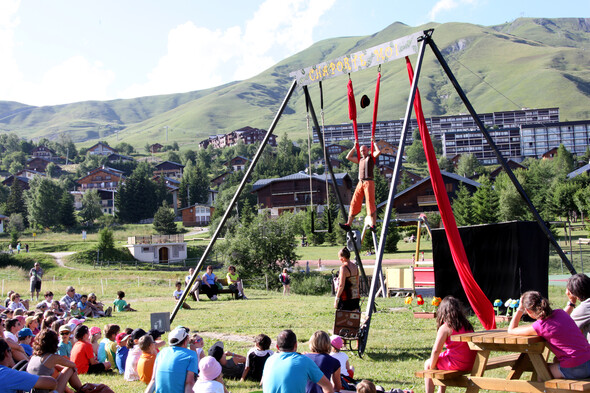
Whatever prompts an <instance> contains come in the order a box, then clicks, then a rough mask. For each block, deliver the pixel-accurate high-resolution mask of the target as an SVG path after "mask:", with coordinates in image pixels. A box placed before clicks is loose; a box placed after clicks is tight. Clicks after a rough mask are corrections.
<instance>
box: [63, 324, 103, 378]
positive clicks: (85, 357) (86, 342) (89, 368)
mask: <svg viewBox="0 0 590 393" xmlns="http://www.w3.org/2000/svg"><path fill="white" fill-rule="evenodd" d="M74 338H75V339H76V343H75V344H74V347H73V348H72V354H71V356H70V358H71V360H72V361H73V362H74V363H76V368H77V369H78V374H80V375H81V374H86V373H88V374H100V373H103V372H105V371H106V370H109V369H110V368H111V364H110V363H109V362H104V363H100V362H99V361H98V360H96V358H95V357H94V351H93V350H92V344H91V343H90V331H89V329H88V326H86V325H78V326H77V327H76V330H74Z"/></svg>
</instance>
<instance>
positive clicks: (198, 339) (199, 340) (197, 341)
mask: <svg viewBox="0 0 590 393" xmlns="http://www.w3.org/2000/svg"><path fill="white" fill-rule="evenodd" d="M195 342H196V343H202V342H203V339H202V338H197V339H196V340H195Z"/></svg>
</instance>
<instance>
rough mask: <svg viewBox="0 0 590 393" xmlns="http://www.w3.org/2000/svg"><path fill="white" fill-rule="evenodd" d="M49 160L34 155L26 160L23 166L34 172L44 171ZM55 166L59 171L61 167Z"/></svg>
mask: <svg viewBox="0 0 590 393" xmlns="http://www.w3.org/2000/svg"><path fill="white" fill-rule="evenodd" d="M51 162H52V161H49V160H47V159H45V158H41V157H35V158H32V159H30V160H29V161H27V163H26V165H25V168H27V169H30V170H32V171H35V172H45V171H46V170H47V165H49V164H51ZM56 166H57V168H58V169H59V170H60V171H61V167H60V166H59V165H56Z"/></svg>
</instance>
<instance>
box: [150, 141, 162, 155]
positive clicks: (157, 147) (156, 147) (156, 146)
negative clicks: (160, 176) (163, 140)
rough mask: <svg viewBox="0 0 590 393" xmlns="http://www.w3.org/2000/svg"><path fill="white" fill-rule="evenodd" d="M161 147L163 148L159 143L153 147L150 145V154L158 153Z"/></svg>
mask: <svg viewBox="0 0 590 393" xmlns="http://www.w3.org/2000/svg"><path fill="white" fill-rule="evenodd" d="M163 147H164V146H162V145H160V144H159V143H154V144H153V145H150V153H152V154H154V153H159V152H160V151H161V150H162V148H163Z"/></svg>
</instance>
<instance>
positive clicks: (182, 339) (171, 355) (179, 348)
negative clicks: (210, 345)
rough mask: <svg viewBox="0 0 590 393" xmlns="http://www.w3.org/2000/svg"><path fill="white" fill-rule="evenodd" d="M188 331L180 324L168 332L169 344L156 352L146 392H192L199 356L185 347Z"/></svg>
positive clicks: (197, 371) (197, 370)
mask: <svg viewBox="0 0 590 393" xmlns="http://www.w3.org/2000/svg"><path fill="white" fill-rule="evenodd" d="M188 333H189V329H187V328H185V327H182V326H179V327H177V328H176V329H174V330H173V331H171V332H170V334H169V335H168V344H170V346H169V347H167V348H164V349H162V351H160V353H159V354H158V357H157V358H156V364H155V365H154V372H153V374H152V380H151V381H150V383H149V385H148V386H147V388H146V390H145V391H146V393H147V392H152V391H155V392H156V393H178V392H185V393H192V391H193V385H194V384H195V381H196V379H197V378H196V376H197V374H198V373H199V368H198V367H199V358H198V357H197V353H196V352H195V351H191V350H190V349H188V348H187V344H188V338H189V335H188Z"/></svg>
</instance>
